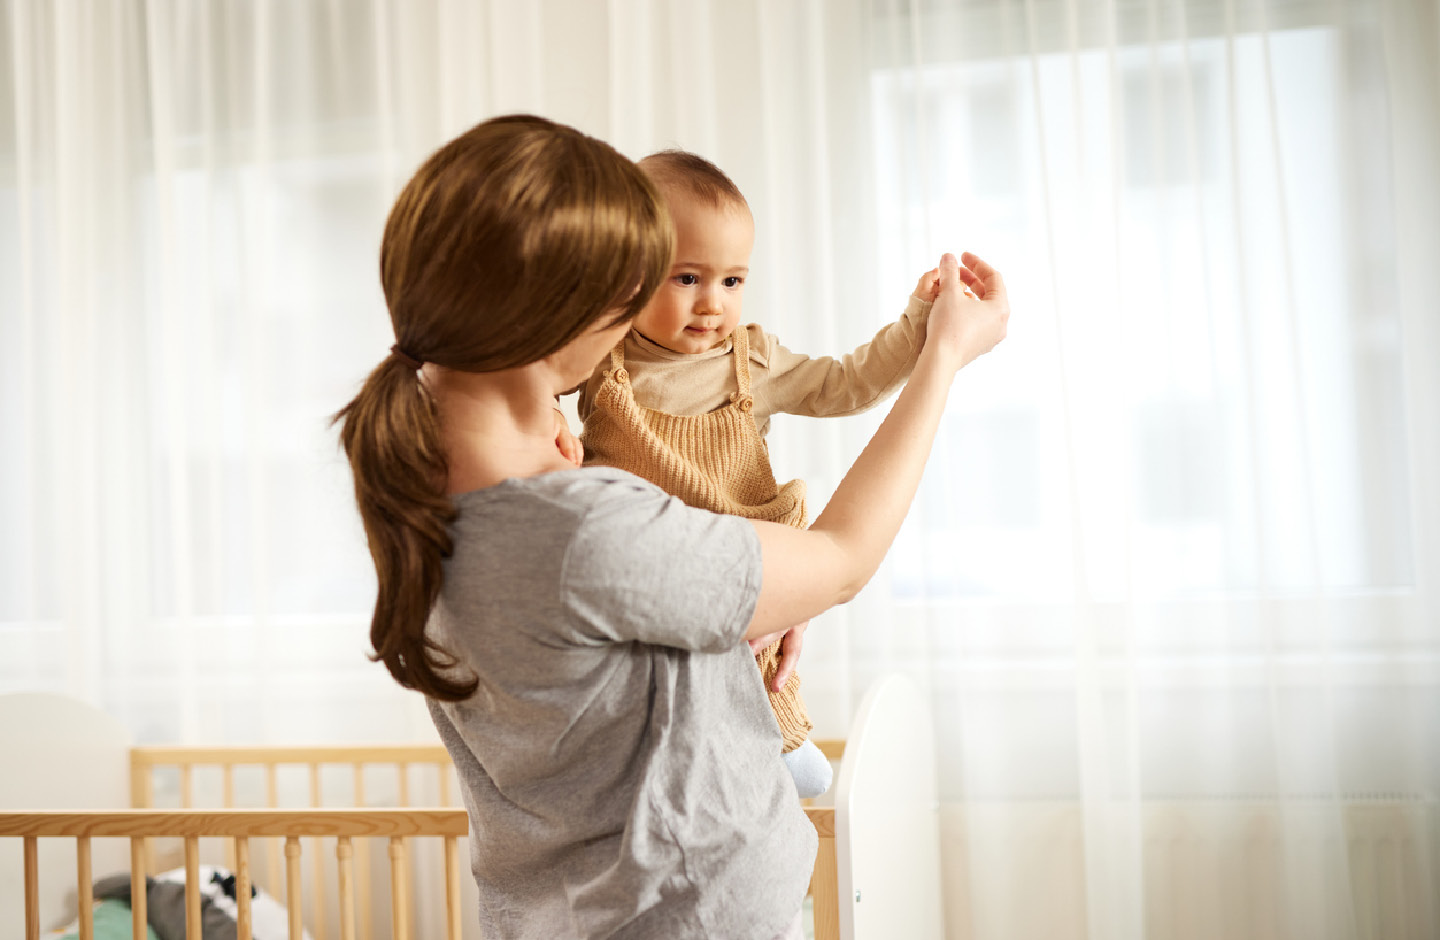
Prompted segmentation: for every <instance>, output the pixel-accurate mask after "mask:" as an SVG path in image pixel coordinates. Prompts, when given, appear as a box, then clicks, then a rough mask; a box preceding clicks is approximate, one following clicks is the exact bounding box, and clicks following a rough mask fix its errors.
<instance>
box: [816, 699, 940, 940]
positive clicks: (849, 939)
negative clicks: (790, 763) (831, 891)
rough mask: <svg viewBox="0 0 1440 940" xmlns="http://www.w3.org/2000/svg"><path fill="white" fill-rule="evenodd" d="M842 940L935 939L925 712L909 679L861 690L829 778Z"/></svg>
mask: <svg viewBox="0 0 1440 940" xmlns="http://www.w3.org/2000/svg"><path fill="white" fill-rule="evenodd" d="M835 835H836V839H835V845H836V861H837V862H838V867H839V893H840V937H841V940H885V938H894V937H904V938H906V940H942V938H943V937H944V920H943V916H944V915H943V913H942V910H943V904H942V898H941V893H940V826H939V801H938V794H937V792H936V785H935V738H934V733H933V730H932V721H931V717H930V708H929V705H928V704H927V702H926V699H925V696H924V694H923V693H922V692H921V690H920V687H919V686H918V685H917V684H916V683H915V681H914V680H912V679H910V678H908V677H905V676H899V675H894V676H887V677H885V678H883V679H880V680H879V681H877V682H876V683H875V684H874V685H873V686H871V688H870V690H869V691H868V692H867V693H866V694H865V698H864V700H863V701H862V702H861V703H860V708H859V710H858V711H857V712H856V715H855V721H854V723H853V725H852V726H851V730H850V735H849V737H848V739H847V741H846V744H845V757H844V759H843V760H842V761H841V764H840V776H839V780H838V781H837V782H836V784H835Z"/></svg>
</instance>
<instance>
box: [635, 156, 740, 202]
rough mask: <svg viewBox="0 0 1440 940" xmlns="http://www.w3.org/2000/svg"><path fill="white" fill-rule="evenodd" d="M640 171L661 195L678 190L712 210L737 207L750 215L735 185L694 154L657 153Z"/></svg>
mask: <svg viewBox="0 0 1440 940" xmlns="http://www.w3.org/2000/svg"><path fill="white" fill-rule="evenodd" d="M640 169H642V170H644V171H645V175H647V176H649V177H650V179H651V180H652V181H653V182H654V183H655V185H656V186H658V187H660V190H661V192H667V191H669V190H679V191H681V192H684V193H686V194H687V195H690V196H693V197H694V198H696V199H699V200H700V201H701V202H704V203H705V204H707V205H709V206H712V207H714V208H716V209H723V208H726V207H728V206H739V207H741V208H743V209H744V210H745V211H746V212H749V211H750V203H748V202H746V201H745V194H744V193H742V192H740V187H739V186H736V185H735V181H734V180H732V179H731V178H730V177H728V176H726V175H725V171H724V170H722V169H720V168H719V167H718V166H716V165H715V164H713V163H711V162H710V161H709V160H706V159H705V158H704V157H702V156H700V155H699V154H698V153H691V152H690V151H688V150H660V151H657V152H655V153H652V154H650V156H648V157H645V158H644V159H642V160H641V161H640Z"/></svg>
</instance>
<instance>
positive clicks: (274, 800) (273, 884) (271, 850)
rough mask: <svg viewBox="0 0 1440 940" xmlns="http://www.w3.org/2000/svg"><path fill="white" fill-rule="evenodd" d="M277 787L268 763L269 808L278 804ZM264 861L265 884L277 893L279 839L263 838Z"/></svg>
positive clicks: (273, 766) (270, 764)
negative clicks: (265, 863)
mask: <svg viewBox="0 0 1440 940" xmlns="http://www.w3.org/2000/svg"><path fill="white" fill-rule="evenodd" d="M279 789H280V788H279V786H277V783H276V779H275V764H274V763H268V764H266V765H265V805H266V806H268V807H270V808H271V809H275V808H276V807H278V806H279V805H280V794H279ZM265 861H266V862H267V865H266V868H265V885H266V887H268V888H269V889H270V893H272V894H275V895H279V894H280V884H281V878H282V877H283V876H282V875H281V874H280V840H278V839H266V840H265Z"/></svg>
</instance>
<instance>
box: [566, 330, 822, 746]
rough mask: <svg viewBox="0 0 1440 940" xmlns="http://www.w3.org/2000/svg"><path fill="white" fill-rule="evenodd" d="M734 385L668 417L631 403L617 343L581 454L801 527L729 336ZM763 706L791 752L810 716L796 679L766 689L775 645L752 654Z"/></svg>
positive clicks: (796, 495) (794, 494)
mask: <svg viewBox="0 0 1440 940" xmlns="http://www.w3.org/2000/svg"><path fill="white" fill-rule="evenodd" d="M731 341H732V343H733V344H734V349H733V350H732V352H731V355H732V357H733V358H734V360H735V386H736V390H735V393H734V394H733V395H731V396H730V404H728V405H726V406H725V407H723V408H719V409H717V410H715V411H712V412H710V413H709V414H702V415H672V414H666V413H665V412H663V411H655V410H654V409H651V408H645V407H643V406H641V405H639V404H638V403H636V401H635V391H634V389H633V388H632V387H631V385H630V374H629V373H628V372H626V371H625V341H624V340H623V339H622V340H621V341H620V342H619V343H617V344H616V345H615V348H614V349H612V350H610V368H609V369H608V370H606V372H605V380H604V382H602V383H601V385H600V389H599V391H597V392H596V394H595V403H594V410H593V412H592V413H591V414H590V416H589V418H588V419H587V420H586V421H585V435H584V443H585V459H586V461H587V462H594V463H598V464H604V465H606V466H611V467H617V468H619V469H621V470H628V471H630V472H631V473H633V474H635V475H636V476H641V477H644V478H645V479H647V480H649V481H650V482H651V483H654V484H655V485H656V486H658V487H660V488H661V489H663V490H664V491H665V492H667V493H670V494H672V495H674V496H678V497H679V498H680V499H682V500H684V501H685V503H687V504H688V505H691V506H696V507H699V508H701V509H708V510H710V511H712V512H723V513H727V514H729V515H732V516H744V517H746V518H748V519H764V520H766V521H769V522H779V523H783V524H785V525H790V526H795V527H796V528H798V529H803V528H805V522H806V520H805V483H804V481H802V480H791V481H790V482H789V483H786V484H785V485H784V486H777V485H776V483H775V472H774V471H773V470H771V469H770V453H769V449H768V448H767V447H766V446H765V439H764V438H762V437H761V436H760V432H759V430H758V429H757V428H756V427H755V419H754V418H753V417H752V416H751V414H750V412H751V409H752V408H754V405H755V401H754V399H753V398H751V397H750V337H749V335H748V334H747V333H746V331H745V327H743V326H740V327H737V328H736V330H735V332H734V333H733V334H731ZM755 663H756V665H757V666H759V667H760V673H761V675H762V676H763V677H764V680H765V690H766V692H767V693H769V696H770V707H771V708H772V709H773V710H774V711H775V720H776V722H777V723H778V724H779V725H780V733H781V734H782V735H783V736H784V739H785V744H784V750H785V752H786V753H788V752H790V751H793V750H794V749H795V748H797V747H799V746H800V745H801V744H803V743H804V742H805V739H806V738H807V737H809V734H810V729H811V728H812V727H813V725H811V723H810V716H809V715H808V714H807V713H806V711H805V703H804V702H803V701H802V700H801V698H800V677H799V676H798V675H797V674H795V673H791V675H790V678H789V679H788V680H786V682H785V685H784V686H783V687H782V688H781V690H780V691H779V692H773V691H770V683H771V682H772V681H774V679H775V673H776V670H777V669H778V668H779V665H780V644H779V643H778V642H777V643H774V644H772V645H771V646H770V647H768V648H766V649H764V650H762V651H761V652H760V654H759V655H758V656H756V657H755Z"/></svg>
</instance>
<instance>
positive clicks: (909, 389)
mask: <svg viewBox="0 0 1440 940" xmlns="http://www.w3.org/2000/svg"><path fill="white" fill-rule="evenodd" d="M962 257H963V261H964V264H963V265H962V264H960V263H959V262H957V261H956V259H955V257H954V256H953V255H946V256H945V257H944V258H942V259H941V261H940V296H939V298H938V299H937V300H936V301H935V306H934V309H932V310H931V312H930V320H929V324H928V326H927V329H926V339H925V346H924V348H923V349H922V350H921V351H920V358H919V361H918V362H917V363H916V365H915V370H914V372H913V373H912V374H911V377H910V382H909V384H907V385H906V386H905V389H904V390H903V391H902V392H901V393H900V397H899V398H898V399H897V400H896V402H895V406H894V407H893V408H892V409H891V411H890V414H889V416H888V417H886V419H885V421H884V423H883V424H881V426H880V429H879V430H877V431H876V432H875V436H874V437H872V438H871V439H870V443H869V444H868V445H867V446H866V448H865V450H864V451H863V452H862V453H861V454H860V457H859V458H858V459H857V460H856V461H855V463H854V465H852V466H851V468H850V471H849V472H848V473H847V474H846V475H845V478H844V479H843V480H842V481H841V482H840V485H839V487H837V488H836V490H835V495H834V496H833V497H832V498H831V500H830V503H829V504H828V505H827V506H826V507H825V511H824V512H822V513H821V514H820V517H819V518H818V519H816V520H815V523H814V525H812V526H811V527H810V528H809V529H807V530H800V529H793V528H790V527H789V526H783V525H777V524H775V523H767V522H755V523H754V525H755V531H756V533H757V534H758V535H759V538H760V547H761V552H762V554H763V559H764V580H763V584H762V587H761V591H760V598H759V601H758V602H757V604H756V607H755V615H754V618H753V619H752V620H751V622H750V626H749V628H748V630H747V631H746V636H747V637H756V636H764V635H765V634H767V633H773V632H775V631H777V630H783V629H786V628H788V627H789V626H791V625H793V624H796V623H800V622H802V621H804V620H807V619H809V618H811V617H814V616H815V615H817V614H819V613H821V612H822V611H824V610H827V609H829V608H830V607H833V606H835V605H836V604H840V603H844V602H845V601H848V600H849V599H850V598H852V597H854V596H855V595H856V594H857V593H859V591H860V589H861V588H862V587H864V586H865V585H866V583H868V582H869V580H870V578H871V577H873V576H874V574H875V572H876V570H877V569H879V567H880V562H881V561H882V560H883V559H884V557H885V553H886V552H887V551H888V550H889V548H890V543H891V542H893V541H894V540H895V535H896V533H897V532H899V530H900V524H901V523H902V522H903V521H904V520H905V514H906V513H907V512H908V511H909V509H910V503H911V501H912V500H913V499H914V498H915V490H916V488H917V487H918V486H919V483H920V476H921V473H922V472H923V471H924V469H925V461H926V460H927V459H928V458H929V455H930V447H931V444H932V443H933V442H934V440H935V433H936V431H937V429H938V428H939V426H940V416H941V414H942V413H943V412H944V410H945V400H946V398H947V396H948V394H949V391H950V383H951V381H952V380H953V379H954V377H955V373H956V372H957V371H958V370H959V369H960V368H961V367H962V366H964V365H965V364H966V363H968V362H970V361H971V360H973V359H975V358H976V357H977V356H980V355H983V354H984V353H986V352H989V351H990V350H991V349H993V348H994V347H995V344H997V343H999V342H1000V341H1001V340H1002V339H1004V338H1005V331H1006V325H1007V323H1008V321H1009V319H1010V303H1009V300H1008V298H1007V297H1006V294H1005V285H1004V282H1003V280H1002V279H1001V277H1000V273H999V272H998V271H996V270H995V269H994V268H992V267H991V266H990V265H988V264H986V263H985V262H984V261H982V260H981V259H980V258H979V257H977V256H976V255H973V254H971V253H969V252H966V253H965V254H964V255H963V256H962ZM967 286H968V287H969V288H971V289H972V290H973V291H974V293H975V295H976V296H974V297H971V296H968V295H967V293H966V290H965V288H966V287H967Z"/></svg>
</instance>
